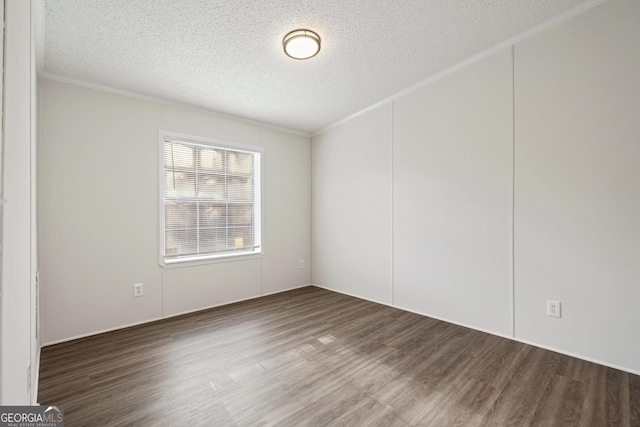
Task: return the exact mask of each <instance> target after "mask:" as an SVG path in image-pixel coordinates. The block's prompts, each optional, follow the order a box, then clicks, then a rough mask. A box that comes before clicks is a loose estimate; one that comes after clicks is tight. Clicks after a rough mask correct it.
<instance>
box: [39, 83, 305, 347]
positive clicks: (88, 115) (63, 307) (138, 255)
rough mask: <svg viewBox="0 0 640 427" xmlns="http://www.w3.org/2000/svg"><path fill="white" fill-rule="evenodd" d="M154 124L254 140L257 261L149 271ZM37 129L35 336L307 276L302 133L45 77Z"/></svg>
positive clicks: (94, 327) (131, 320)
mask: <svg viewBox="0 0 640 427" xmlns="http://www.w3.org/2000/svg"><path fill="white" fill-rule="evenodd" d="M160 129H162V130H166V131H173V132H180V133H186V134H191V135H196V136H201V137H205V138H215V139H222V140H227V141H231V142H240V143H245V144H252V145H257V146H262V147H264V162H265V164H264V174H265V180H264V193H265V203H266V206H265V218H264V221H265V229H264V233H265V235H264V236H265V237H264V240H265V241H264V243H265V246H266V247H265V255H264V256H263V257H262V258H260V259H252V260H242V261H231V262H221V263H214V264H208V265H202V266H193V267H182V268H171V269H163V268H161V267H160V266H159V260H158V252H159V249H158V229H159V223H158V221H159V213H158V197H159V196H158V173H159V172H158V164H159V161H158V156H159V149H158V146H159V142H158V131H159V130H160ZM40 135H41V137H40V146H39V159H40V160H39V172H40V176H39V185H40V191H39V211H38V212H39V227H40V240H39V243H40V245H39V251H40V277H41V298H42V303H41V306H42V341H43V343H45V344H47V343H52V342H56V341H61V340H67V339H70V338H73V337H77V336H82V335H87V334H92V333H96V332H99V331H103V330H110V329H114V328H118V327H123V326H127V325H130V324H135V323H141V322H146V321H149V320H153V319H157V318H161V317H163V316H171V315H175V314H179V313H184V312H188V311H194V310H198V309H203V308H207V307H211V306H215V305H220V304H225V303H229V302H233V301H236V300H240V299H246V298H252V297H257V296H260V295H264V294H268V293H273V292H279V291H283V290H287V289H291V288H295V287H299V286H304V285H306V284H308V283H310V269H309V268H305V269H299V268H298V260H299V259H307V260H308V259H310V256H311V242H310V240H311V231H310V224H309V217H310V210H311V207H310V205H311V202H310V197H309V189H310V187H311V172H310V154H311V149H310V141H309V138H305V137H301V136H296V135H292V134H288V133H285V132H280V131H275V130H270V129H264V128H260V127H258V126H255V125H251V124H246V123H243V122H239V121H233V120H229V119H225V118H220V117H216V116H213V115H210V114H205V113H201V112H195V111H190V110H183V109H179V108H173V107H167V106H163V105H160V104H157V103H154V102H148V101H142V100H138V99H133V98H129V97H125V96H121V95H115V94H111V93H106V92H101V91H97V90H93V89H89V88H83V87H78V86H73V85H69V84H64V83H59V82H54V81H51V80H46V79H43V80H41V87H40ZM282 224H286V225H287V226H288V228H286V229H285V230H282ZM280 230H282V232H280ZM140 282H142V283H144V296H143V297H142V298H135V299H134V298H133V296H132V295H133V292H132V285H133V284H134V283H140Z"/></svg>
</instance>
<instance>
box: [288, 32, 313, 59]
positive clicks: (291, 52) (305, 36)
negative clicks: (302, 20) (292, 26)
mask: <svg viewBox="0 0 640 427" xmlns="http://www.w3.org/2000/svg"><path fill="white" fill-rule="evenodd" d="M282 47H283V48H284V53H286V54H287V56H289V57H291V58H293V59H309V58H312V57H314V56H316V55H317V54H318V52H320V36H319V35H317V34H316V33H314V32H313V31H309V30H294V31H291V32H290V33H289V34H287V35H286V36H284V39H282Z"/></svg>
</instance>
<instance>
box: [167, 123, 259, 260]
mask: <svg viewBox="0 0 640 427" xmlns="http://www.w3.org/2000/svg"><path fill="white" fill-rule="evenodd" d="M160 140H161V153H162V155H161V158H162V168H161V170H162V176H161V179H160V181H161V184H160V194H161V196H160V199H161V202H162V203H161V205H162V206H161V208H160V211H161V212H160V218H161V221H160V222H161V239H160V241H161V248H160V252H161V263H162V264H163V265H168V264H173V263H179V262H185V261H201V260H207V259H215V258H222V257H229V256H238V255H247V254H259V253H260V252H261V240H262V239H261V232H260V231H261V226H260V224H261V222H260V221H261V220H260V218H261V208H260V187H261V182H260V181H261V174H260V166H261V164H260V159H261V152H260V150H259V149H257V148H247V147H243V148H241V147H239V146H233V145H230V144H227V143H223V142H219V141H206V140H200V139H194V138H184V137H178V136H175V135H168V134H164V133H161V138H160Z"/></svg>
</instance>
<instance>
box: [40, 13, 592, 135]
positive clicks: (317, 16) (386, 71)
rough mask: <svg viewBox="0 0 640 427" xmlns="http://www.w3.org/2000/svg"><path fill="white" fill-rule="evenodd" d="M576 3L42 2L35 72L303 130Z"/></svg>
mask: <svg viewBox="0 0 640 427" xmlns="http://www.w3.org/2000/svg"><path fill="white" fill-rule="evenodd" d="M584 2H585V0H366V1H365V0H301V1H285V0H271V1H264V2H263V1H258V0H234V1H224V2H223V1H219V0H46V3H45V9H44V10H45V12H44V13H45V19H44V25H45V55H44V58H45V60H44V66H43V71H44V72H45V75H46V73H51V74H57V75H61V76H65V77H68V78H72V79H78V80H81V81H85V82H90V83H95V84H99V85H103V86H109V87H113V88H116V89H121V90H126V91H131V92H136V93H139V94H143V95H148V96H154V97H160V98H165V99H169V100H172V101H177V102H181V103H186V104H190V105H194V106H198V107H203V108H207V109H210V110H215V111H219V112H221V113H225V114H230V115H234V116H239V117H243V118H247V119H251V120H256V121H261V122H265V123H269V124H273V125H277V126H281V127H285V128H289V129H293V130H299V131H303V132H309V133H311V132H314V131H317V130H319V129H321V128H323V127H325V126H328V125H330V124H332V123H334V122H336V121H338V120H341V119H343V118H345V117H347V116H349V115H351V114H354V113H356V112H358V111H360V110H362V109H364V108H366V107H368V106H370V105H372V104H375V103H376V102H379V101H381V100H383V99H385V98H388V97H389V96H392V95H393V94H395V93H397V92H399V91H401V90H403V89H405V88H407V87H409V86H411V85H414V84H416V83H419V82H420V81H423V80H425V79H427V78H429V77H430V76H432V75H434V74H436V73H438V72H440V71H443V70H445V69H447V68H449V67H451V66H453V65H455V64H457V63H459V62H461V61H463V60H465V59H467V58H469V57H471V56H473V55H475V54H478V53H480V52H482V51H484V50H487V49H489V48H491V47H493V46H495V45H497V44H499V43H500V42H502V41H504V40H507V39H509V38H511V37H514V36H516V35H517V34H519V33H522V32H523V31H525V30H527V29H529V28H531V27H533V26H535V25H538V24H540V23H542V22H544V21H546V20H548V19H551V18H553V17H554V16H556V15H558V14H560V13H562V12H565V11H567V10H569V9H571V8H573V7H576V6H578V5H580V4H581V3H584ZM298 28H307V29H310V30H313V31H315V32H317V33H318V34H319V35H320V37H321V38H322V49H321V51H320V53H319V55H318V56H317V57H315V58H312V59H310V60H306V61H296V60H293V59H291V58H288V57H287V56H286V55H285V54H284V53H283V52H282V44H281V43H282V38H283V37H284V36H285V34H286V33H288V32H289V31H291V30H294V29H298Z"/></svg>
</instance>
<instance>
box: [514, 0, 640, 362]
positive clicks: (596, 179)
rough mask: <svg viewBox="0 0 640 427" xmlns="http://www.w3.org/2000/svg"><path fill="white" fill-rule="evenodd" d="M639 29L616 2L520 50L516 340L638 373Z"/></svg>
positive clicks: (634, 15)
mask: <svg viewBox="0 0 640 427" xmlns="http://www.w3.org/2000/svg"><path fill="white" fill-rule="evenodd" d="M639 23H640V2H639V1H637V0H616V1H611V2H608V3H606V4H604V5H602V6H600V7H597V8H595V9H593V10H591V11H588V12H586V13H584V14H583V15H581V16H580V17H579V18H577V19H574V20H571V21H569V22H567V23H565V24H564V25H561V26H558V27H557V28H554V29H552V30H549V31H546V32H545V33H543V34H541V35H539V36H537V37H534V38H532V39H530V40H528V41H526V42H523V43H520V44H518V45H516V48H515V93H516V97H515V110H516V121H515V131H516V134H515V135H516V159H515V164H516V175H515V178H516V180H515V184H516V185H515V248H516V250H515V285H516V287H515V303H516V305H515V308H516V309H515V313H516V335H517V336H518V337H519V338H521V339H524V340H528V341H531V342H535V343H539V344H543V345H545V346H549V347H552V348H560V349H563V350H564V351H567V352H570V353H574V354H577V355H581V356H587V357H589V358H592V359H595V360H601V361H606V362H608V363H610V364H612V365H616V366H621V367H626V368H631V369H634V370H635V371H640V339H638V336H639V335H638V327H639V326H640V307H639V304H640V222H639V221H640V43H639V41H640V25H639ZM547 299H557V300H560V301H561V302H562V318H561V319H554V318H549V317H546V316H545V303H546V300H547Z"/></svg>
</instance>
